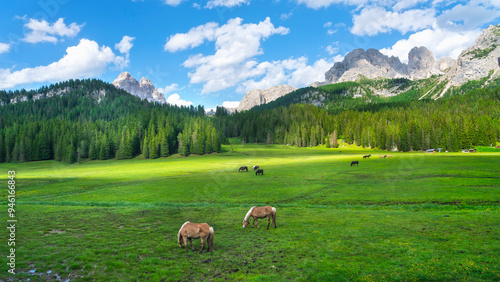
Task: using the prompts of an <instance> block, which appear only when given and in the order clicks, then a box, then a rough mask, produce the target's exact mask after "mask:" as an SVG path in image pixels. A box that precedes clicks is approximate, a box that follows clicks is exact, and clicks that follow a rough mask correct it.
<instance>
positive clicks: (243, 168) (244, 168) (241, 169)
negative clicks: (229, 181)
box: [238, 166, 248, 172]
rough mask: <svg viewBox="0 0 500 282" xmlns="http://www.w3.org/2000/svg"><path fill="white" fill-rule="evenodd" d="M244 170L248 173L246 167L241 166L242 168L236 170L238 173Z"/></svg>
mask: <svg viewBox="0 0 500 282" xmlns="http://www.w3.org/2000/svg"><path fill="white" fill-rule="evenodd" d="M244 170H246V171H248V167H246V166H242V167H240V169H238V172H240V171H244Z"/></svg>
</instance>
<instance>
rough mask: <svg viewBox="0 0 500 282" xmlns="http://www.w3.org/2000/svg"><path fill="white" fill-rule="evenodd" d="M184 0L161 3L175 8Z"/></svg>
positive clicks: (170, 0)
mask: <svg viewBox="0 0 500 282" xmlns="http://www.w3.org/2000/svg"><path fill="white" fill-rule="evenodd" d="M183 1H185V0H164V1H163V3H164V4H165V5H168V6H172V7H176V6H179V4H180V3H182V2H183Z"/></svg>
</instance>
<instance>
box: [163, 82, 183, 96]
mask: <svg viewBox="0 0 500 282" xmlns="http://www.w3.org/2000/svg"><path fill="white" fill-rule="evenodd" d="M175 90H179V85H178V84H177V83H172V84H170V85H167V86H165V87H164V88H158V92H160V93H162V94H166V93H169V92H172V91H175Z"/></svg>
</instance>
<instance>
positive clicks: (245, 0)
mask: <svg viewBox="0 0 500 282" xmlns="http://www.w3.org/2000/svg"><path fill="white" fill-rule="evenodd" d="M242 4H247V5H248V4H250V0H210V1H208V2H207V6H206V7H207V8H208V9H213V8H216V7H228V8H232V7H236V6H240V5H242Z"/></svg>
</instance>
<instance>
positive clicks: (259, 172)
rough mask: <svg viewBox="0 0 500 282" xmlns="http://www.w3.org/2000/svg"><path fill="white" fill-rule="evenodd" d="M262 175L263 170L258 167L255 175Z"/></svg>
mask: <svg viewBox="0 0 500 282" xmlns="http://www.w3.org/2000/svg"><path fill="white" fill-rule="evenodd" d="M259 174H260V175H264V170H263V169H262V168H259V169H258V170H257V171H256V172H255V175H259Z"/></svg>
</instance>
